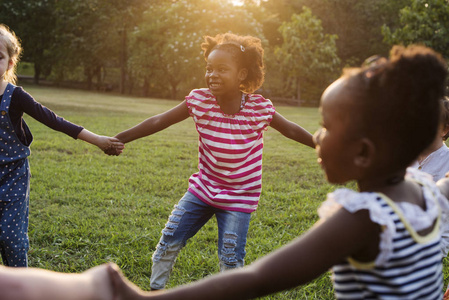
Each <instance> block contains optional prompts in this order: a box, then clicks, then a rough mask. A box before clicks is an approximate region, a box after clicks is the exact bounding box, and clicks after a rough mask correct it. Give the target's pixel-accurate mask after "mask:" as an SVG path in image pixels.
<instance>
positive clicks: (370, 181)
mask: <svg viewBox="0 0 449 300" xmlns="http://www.w3.org/2000/svg"><path fill="white" fill-rule="evenodd" d="M405 172H406V171H405V169H404V170H400V171H397V172H390V173H385V174H383V175H377V176H370V177H369V178H364V179H360V180H358V181H357V186H358V189H359V191H360V192H380V193H382V192H383V191H385V190H390V189H391V188H392V187H395V186H396V185H398V184H400V183H401V182H403V181H404V176H405Z"/></svg>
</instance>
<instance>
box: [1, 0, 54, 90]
mask: <svg viewBox="0 0 449 300" xmlns="http://www.w3.org/2000/svg"><path fill="white" fill-rule="evenodd" d="M55 2H56V0H40V1H27V0H3V1H1V2H0V11H1V12H2V20H1V22H3V23H5V24H6V25H7V26H9V27H10V28H11V29H12V30H13V31H14V32H15V33H16V34H17V36H18V37H19V38H20V39H21V41H22V47H23V58H22V59H23V60H24V61H29V62H33V63H34V82H35V83H39V78H40V77H41V75H44V76H47V75H49V74H50V72H51V69H52V66H53V64H54V63H55V60H54V57H53V55H52V52H51V49H52V48H53V47H54V45H55V43H56V34H55V24H56V18H55V15H54V10H55Z"/></svg>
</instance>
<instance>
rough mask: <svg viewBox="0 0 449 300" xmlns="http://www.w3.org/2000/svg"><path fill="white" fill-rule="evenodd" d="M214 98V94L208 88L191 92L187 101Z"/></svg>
mask: <svg viewBox="0 0 449 300" xmlns="http://www.w3.org/2000/svg"><path fill="white" fill-rule="evenodd" d="M211 97H213V94H212V92H211V91H210V90H209V89H208V88H201V89H193V90H191V91H190V93H189V95H188V96H187V97H186V99H198V100H201V99H205V98H211Z"/></svg>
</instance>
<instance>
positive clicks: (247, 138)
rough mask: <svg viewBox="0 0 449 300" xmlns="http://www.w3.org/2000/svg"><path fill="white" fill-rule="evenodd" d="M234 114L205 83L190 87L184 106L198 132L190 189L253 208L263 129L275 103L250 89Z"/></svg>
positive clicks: (228, 206)
mask: <svg viewBox="0 0 449 300" xmlns="http://www.w3.org/2000/svg"><path fill="white" fill-rule="evenodd" d="M246 99H247V100H246V102H245V105H244V107H243V109H241V110H240V111H239V112H238V113H237V114H235V115H232V116H231V115H226V114H224V113H223V112H222V111H221V109H220V106H219V105H218V103H217V100H216V99H215V96H214V95H213V94H212V93H211V92H210V90H209V89H198V90H193V91H191V92H190V94H189V95H188V96H187V97H186V102H187V107H188V109H189V113H190V115H191V116H192V117H193V120H194V121H195V124H196V129H197V131H198V134H199V142H198V144H199V151H198V152H199V153H198V169H199V172H198V173H195V174H193V175H192V176H191V177H190V179H189V191H190V192H191V193H193V194H194V195H196V196H197V197H198V198H199V199H201V200H202V201H204V202H205V203H207V204H209V205H212V206H214V207H218V208H221V209H225V210H232V211H241V212H247V213H250V212H253V211H255V210H256V208H257V204H258V203H259V198H260V193H261V190H262V150H263V132H264V130H266V128H267V126H268V125H270V122H271V120H272V119H273V115H274V113H275V108H274V106H273V104H272V103H271V101H270V100H268V99H265V98H263V97H262V96H261V95H254V94H249V95H248V96H247V98H246Z"/></svg>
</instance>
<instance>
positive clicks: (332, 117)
mask: <svg viewBox="0 0 449 300" xmlns="http://www.w3.org/2000/svg"><path fill="white" fill-rule="evenodd" d="M349 109H350V106H349V102H348V99H347V94H346V93H344V87H343V79H339V80H337V81H336V82H334V83H333V84H332V85H330V86H329V87H328V88H327V89H326V91H324V93H323V96H322V98H321V106H320V112H321V116H322V124H321V126H322V128H320V129H319V130H318V131H317V132H316V133H315V134H314V136H313V140H314V142H315V149H316V152H317V155H318V163H319V164H320V165H321V167H322V168H323V169H324V172H325V173H326V177H327V180H328V181H329V182H330V183H336V184H341V183H345V182H347V181H349V180H352V179H354V173H353V168H352V166H353V160H354V154H355V153H354V150H355V149H353V148H354V147H352V146H353V142H354V140H355V139H354V138H353V135H352V134H351V132H353V130H352V129H353V128H351V127H352V126H351V124H350V118H349V115H350V113H351V112H350V111H348V110H349Z"/></svg>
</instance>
